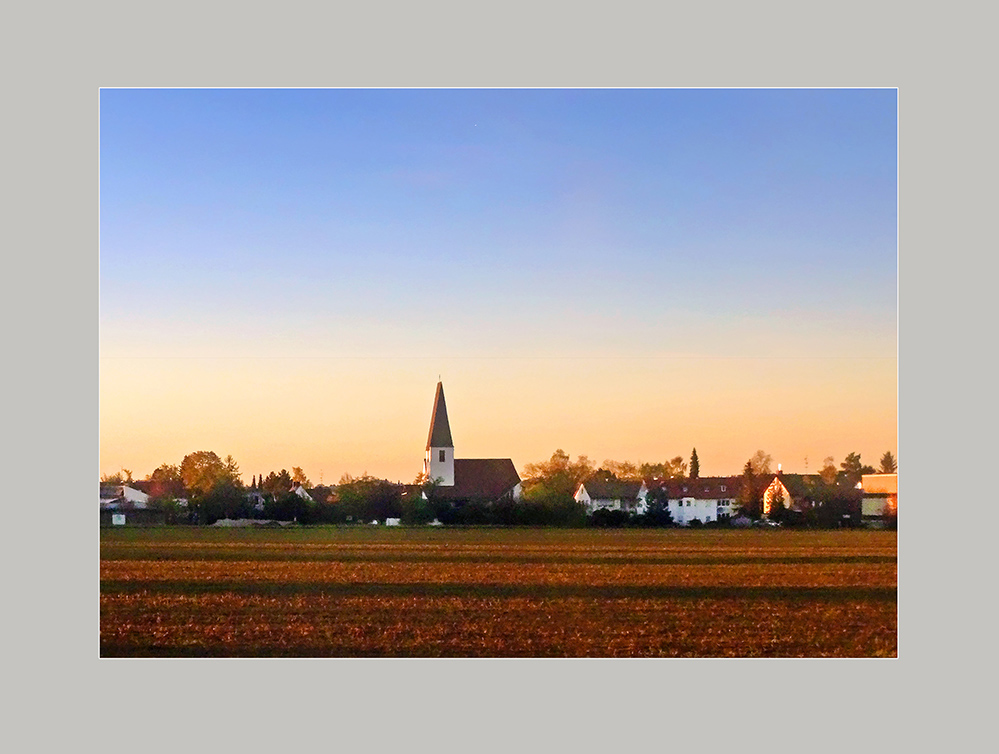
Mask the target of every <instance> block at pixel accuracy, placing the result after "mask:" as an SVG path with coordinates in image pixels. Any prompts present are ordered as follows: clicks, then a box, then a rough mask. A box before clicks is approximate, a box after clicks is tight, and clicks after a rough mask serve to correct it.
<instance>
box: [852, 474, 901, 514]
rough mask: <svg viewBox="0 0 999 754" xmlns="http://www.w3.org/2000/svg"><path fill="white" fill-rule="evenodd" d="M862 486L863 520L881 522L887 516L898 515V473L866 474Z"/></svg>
mask: <svg viewBox="0 0 999 754" xmlns="http://www.w3.org/2000/svg"><path fill="white" fill-rule="evenodd" d="M860 487H861V489H862V490H863V497H862V498H861V499H860V516H861V521H862V522H864V523H867V524H873V523H880V522H882V521H883V520H884V518H885V517H886V516H894V515H898V474H864V475H862V476H861V478H860Z"/></svg>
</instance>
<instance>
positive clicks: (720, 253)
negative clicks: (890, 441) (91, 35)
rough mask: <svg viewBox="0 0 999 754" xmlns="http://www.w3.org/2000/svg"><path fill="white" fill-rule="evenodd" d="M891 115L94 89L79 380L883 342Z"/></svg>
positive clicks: (880, 104) (826, 109)
mask: <svg viewBox="0 0 999 754" xmlns="http://www.w3.org/2000/svg"><path fill="white" fill-rule="evenodd" d="M896 104H897V95H896V92H895V90H893V89H885V90H873V89H868V90H829V89H823V90H763V89H749V90H720V89H718V90H657V89H652V90H647V89H635V90H589V89H585V90H550V89H537V90H504V89H494V90H460V89H456V90H452V89H444V90H388V89H375V90H260V89H240V90H161V89H153V90H126V89H105V90H102V92H101V114H100V118H101V146H100V178H101V207H100V212H101V221H100V227H101V259H100V262H101V272H100V275H101V278H100V280H101V356H102V370H106V369H116V368H124V367H123V366H122V360H127V359H128V358H137V357H152V358H200V357H205V356H233V357H235V356H238V357H247V358H251V357H253V358H261V357H283V358H297V357H331V358H332V357H338V358H342V357H361V356H378V357H380V358H388V359H391V358H402V359H411V358H416V357H421V358H424V357H426V358H430V359H431V360H432V359H434V358H436V359H438V360H439V361H441V362H442V363H443V362H445V361H446V360H447V359H462V358H473V357H494V358H507V359H510V358H523V357H531V358H547V357H579V358H582V357H587V356H594V355H596V356H599V357H600V358H606V359H613V358H634V357H655V358H666V357H680V358H695V357H711V358H719V357H740V358H747V357H782V358H790V359H800V358H806V357H807V358H843V357H850V358H855V357H864V358H870V359H882V360H884V359H893V358H894V356H895V348H896V345H895V344H896V329H897V318H896V305H897V295H896V281H897V241H896V238H897V232H896V214H897V213H896V202H897V183H896V173H897V170H896V167H897V166H896V152H897V150H896V133H897V120H896ZM115 360H116V361H115ZM113 364H114V365H118V366H112V365H113ZM892 369H893V370H894V362H892ZM430 371H434V372H435V375H436V372H439V371H441V370H440V369H436V370H435V369H432V368H431V369H430ZM806 387H807V386H805V385H803V386H802V389H805V388H806ZM431 388H432V386H431ZM193 389H195V388H193V387H192V390H193ZM594 389H596V388H594ZM430 392H431V393H432V389H430ZM431 397H432V396H431ZM105 398H106V399H107V400H113V399H112V398H111V397H110V396H105ZM427 400H428V401H429V398H428V399H427ZM636 400H641V396H637V397H636ZM428 410H429V409H428ZM102 427H103V422H102ZM892 431H894V428H892ZM103 432H104V430H103V429H102V435H103ZM567 443H568V440H567ZM754 449H755V448H754ZM885 449H888V448H885ZM891 450H892V452H895V448H894V447H892V448H891ZM678 452H679V451H678ZM685 452H687V453H689V449H686V451H685ZM842 452H843V453H845V452H848V451H846V450H844V451H842ZM102 459H103V453H102ZM525 460H536V459H525ZM109 462H110V460H109ZM102 463H103V460H102ZM296 465H297V464H296ZM736 471H737V470H736Z"/></svg>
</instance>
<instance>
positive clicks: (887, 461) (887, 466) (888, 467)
mask: <svg viewBox="0 0 999 754" xmlns="http://www.w3.org/2000/svg"><path fill="white" fill-rule="evenodd" d="M897 472H898V462H897V461H896V460H895V456H893V455H892V454H891V451H890V450H886V451H885V454H884V455H883V456H881V473H882V474H895V473H897Z"/></svg>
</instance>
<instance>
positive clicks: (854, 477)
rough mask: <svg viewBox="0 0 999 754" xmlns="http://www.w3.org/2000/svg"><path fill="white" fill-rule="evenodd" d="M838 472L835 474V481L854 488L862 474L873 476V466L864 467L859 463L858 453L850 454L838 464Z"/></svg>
mask: <svg viewBox="0 0 999 754" xmlns="http://www.w3.org/2000/svg"><path fill="white" fill-rule="evenodd" d="M840 469H841V470H840V472H839V473H838V474H837V481H839V482H841V483H843V484H845V485H847V486H849V487H855V486H857V485H858V484H859V483H860V479H861V477H862V476H863V475H864V474H873V473H874V467H873V466H865V465H864V464H863V463H861V462H860V453H850V454H848V455H847V457H846V458H845V459H844V460H843V463H841V464H840Z"/></svg>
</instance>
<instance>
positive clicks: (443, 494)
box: [423, 382, 521, 503]
mask: <svg viewBox="0 0 999 754" xmlns="http://www.w3.org/2000/svg"><path fill="white" fill-rule="evenodd" d="M423 471H424V473H425V474H426V476H427V479H429V480H437V485H436V486H435V487H434V490H433V492H432V494H431V496H432V497H433V498H434V499H436V500H446V501H449V502H453V503H468V502H478V503H492V502H496V501H497V500H503V499H505V498H506V499H512V500H519V499H520V493H521V484H520V475H519V474H518V473H517V469H516V468H515V467H514V465H513V461H512V460H511V459H509V458H455V457H454V442H453V441H452V440H451V425H450V424H449V423H448V419H447V404H446V403H445V402H444V385H443V384H442V383H441V382H438V383H437V395H436V396H434V409H433V413H432V414H431V416H430V433H429V434H428V435H427V455H426V458H425V459H424V462H423Z"/></svg>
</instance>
